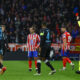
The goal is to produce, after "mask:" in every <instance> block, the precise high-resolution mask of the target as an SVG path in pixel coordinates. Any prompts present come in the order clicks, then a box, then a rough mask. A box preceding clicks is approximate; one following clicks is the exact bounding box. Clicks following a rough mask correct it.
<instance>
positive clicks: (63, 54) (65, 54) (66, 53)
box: [61, 49, 69, 57]
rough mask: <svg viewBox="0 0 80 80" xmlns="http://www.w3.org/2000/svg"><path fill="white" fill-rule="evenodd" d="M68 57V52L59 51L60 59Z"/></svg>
mask: <svg viewBox="0 0 80 80" xmlns="http://www.w3.org/2000/svg"><path fill="white" fill-rule="evenodd" d="M68 55H69V50H67V51H64V50H63V49H62V50H61V56H62V57H68Z"/></svg>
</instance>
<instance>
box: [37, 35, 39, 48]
mask: <svg viewBox="0 0 80 80" xmlns="http://www.w3.org/2000/svg"><path fill="white" fill-rule="evenodd" d="M39 46H40V36H39V35H37V46H36V48H39Z"/></svg>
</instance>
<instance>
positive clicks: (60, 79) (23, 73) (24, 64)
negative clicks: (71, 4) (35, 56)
mask: <svg viewBox="0 0 80 80" xmlns="http://www.w3.org/2000/svg"><path fill="white" fill-rule="evenodd" d="M51 63H52V64H53V66H54V67H55V69H56V70H57V72H56V73H55V74H54V75H48V73H49V72H50V69H49V68H48V67H47V66H46V65H45V64H44V63H42V67H41V68H42V73H41V75H40V76H34V75H33V74H35V73H36V71H35V67H34V61H33V71H32V72H29V71H28V61H4V65H5V66H6V67H7V71H6V72H5V73H4V74H3V75H0V80H80V75H79V74H76V73H75V71H76V70H78V61H74V63H75V69H74V70H72V69H71V66H70V65H69V64H67V70H66V71H59V69H60V68H62V62H61V61H51Z"/></svg>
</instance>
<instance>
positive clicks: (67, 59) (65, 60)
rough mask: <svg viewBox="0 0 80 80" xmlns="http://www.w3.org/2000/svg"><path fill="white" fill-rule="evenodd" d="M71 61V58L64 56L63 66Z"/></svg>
mask: <svg viewBox="0 0 80 80" xmlns="http://www.w3.org/2000/svg"><path fill="white" fill-rule="evenodd" d="M67 62H68V63H71V60H70V59H69V58H63V67H66V63H67Z"/></svg>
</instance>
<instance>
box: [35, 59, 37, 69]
mask: <svg viewBox="0 0 80 80" xmlns="http://www.w3.org/2000/svg"><path fill="white" fill-rule="evenodd" d="M35 68H36V69H37V60H35Z"/></svg>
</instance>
